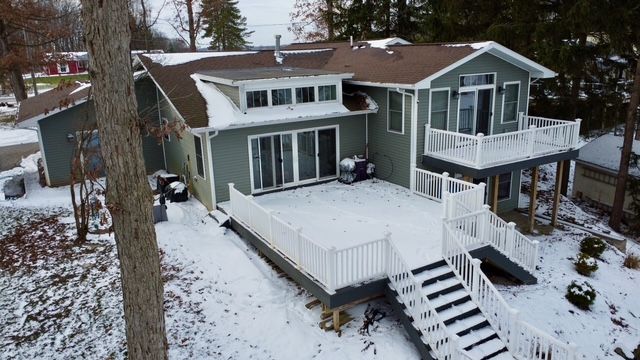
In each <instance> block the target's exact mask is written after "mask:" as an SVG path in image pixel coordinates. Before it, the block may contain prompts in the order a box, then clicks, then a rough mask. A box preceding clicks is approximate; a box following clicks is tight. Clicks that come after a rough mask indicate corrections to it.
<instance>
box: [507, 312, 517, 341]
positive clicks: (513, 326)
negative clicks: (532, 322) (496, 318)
mask: <svg viewBox="0 0 640 360" xmlns="http://www.w3.org/2000/svg"><path fill="white" fill-rule="evenodd" d="M519 319H520V311H518V310H516V309H509V339H508V340H507V341H508V342H509V343H510V344H511V346H509V348H511V349H513V350H516V351H517V349H518V334H519V332H520V331H519V330H518V321H519ZM513 350H512V351H513Z"/></svg>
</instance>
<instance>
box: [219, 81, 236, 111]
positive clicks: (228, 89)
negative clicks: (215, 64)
mask: <svg viewBox="0 0 640 360" xmlns="http://www.w3.org/2000/svg"><path fill="white" fill-rule="evenodd" d="M216 86H217V87H218V89H220V91H222V93H223V94H225V95H227V96H228V97H229V99H231V101H233V103H234V104H236V106H237V107H238V108H239V107H240V89H239V88H238V87H237V86H229V85H224V84H216Z"/></svg>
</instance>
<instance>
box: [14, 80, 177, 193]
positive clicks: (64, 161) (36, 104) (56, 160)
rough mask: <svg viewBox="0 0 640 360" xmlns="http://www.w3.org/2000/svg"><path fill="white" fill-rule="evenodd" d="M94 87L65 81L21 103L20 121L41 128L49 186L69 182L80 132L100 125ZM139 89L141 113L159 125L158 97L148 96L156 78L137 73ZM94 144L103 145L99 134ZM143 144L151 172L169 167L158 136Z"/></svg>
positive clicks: (147, 136)
mask: <svg viewBox="0 0 640 360" xmlns="http://www.w3.org/2000/svg"><path fill="white" fill-rule="evenodd" d="M90 89H91V85H90V84H89V83H81V82H73V83H67V82H63V83H61V85H59V86H58V87H56V88H54V89H52V90H49V91H47V92H44V93H42V94H40V95H38V96H34V97H30V98H27V99H25V100H23V101H22V102H21V103H20V108H19V111H18V116H17V119H16V125H17V126H18V127H21V128H35V129H36V130H37V131H38V143H39V148H40V153H41V156H42V164H43V167H44V174H45V179H46V183H47V185H49V186H64V185H68V184H69V181H70V173H71V161H72V156H73V153H74V150H75V148H76V146H77V141H78V139H79V138H80V132H83V131H94V130H95V128H96V124H95V121H96V120H95V114H94V107H93V100H92V99H90V98H89V93H90ZM135 89H136V97H137V101H138V109H139V113H140V115H141V117H142V118H143V119H144V120H145V121H146V122H147V123H149V124H151V125H156V124H157V121H158V117H157V112H154V111H153V109H154V108H153V105H154V104H155V98H149V97H148V96H147V94H148V93H149V92H153V91H155V90H154V85H153V82H152V81H151V80H150V79H149V78H148V77H145V76H143V74H136V78H135ZM150 102H151V103H150ZM93 145H94V146H99V136H98V138H97V139H96V141H95V142H94V144H93ZM143 147H144V148H143V150H144V151H143V153H144V159H145V165H146V169H147V172H148V173H153V172H154V171H156V170H158V169H163V168H165V164H164V156H163V152H162V144H161V143H159V141H158V140H157V139H156V138H155V137H154V136H151V134H149V133H147V134H145V136H144V138H143Z"/></svg>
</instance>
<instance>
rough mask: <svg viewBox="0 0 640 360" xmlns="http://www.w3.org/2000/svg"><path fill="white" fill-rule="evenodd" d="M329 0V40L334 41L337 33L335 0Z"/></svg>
mask: <svg viewBox="0 0 640 360" xmlns="http://www.w3.org/2000/svg"><path fill="white" fill-rule="evenodd" d="M326 1H327V40H329V41H332V40H333V39H334V38H335V37H336V35H335V30H334V24H333V0H326Z"/></svg>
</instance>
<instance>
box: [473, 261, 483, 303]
mask: <svg viewBox="0 0 640 360" xmlns="http://www.w3.org/2000/svg"><path fill="white" fill-rule="evenodd" d="M480 264H482V261H481V260H480V259H475V258H474V259H471V267H472V268H473V277H472V279H471V284H472V285H471V296H472V297H473V298H474V300H476V301H480V299H479V298H478V297H479V295H480Z"/></svg>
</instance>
